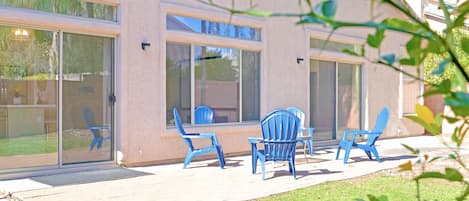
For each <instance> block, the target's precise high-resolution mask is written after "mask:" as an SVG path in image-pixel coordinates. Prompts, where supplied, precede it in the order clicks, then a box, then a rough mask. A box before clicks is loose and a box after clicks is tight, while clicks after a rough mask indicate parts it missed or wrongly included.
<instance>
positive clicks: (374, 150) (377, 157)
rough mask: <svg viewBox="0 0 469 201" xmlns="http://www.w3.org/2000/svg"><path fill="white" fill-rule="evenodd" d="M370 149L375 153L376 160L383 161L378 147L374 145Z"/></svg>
mask: <svg viewBox="0 0 469 201" xmlns="http://www.w3.org/2000/svg"><path fill="white" fill-rule="evenodd" d="M370 151H371V152H372V153H373V154H374V155H375V158H376V160H377V161H378V162H380V163H381V160H380V159H379V154H378V150H376V147H374V146H373V147H371V150H370Z"/></svg>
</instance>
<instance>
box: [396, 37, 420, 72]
mask: <svg viewBox="0 0 469 201" xmlns="http://www.w3.org/2000/svg"><path fill="white" fill-rule="evenodd" d="M406 50H407V54H408V55H409V58H407V59H401V60H400V61H399V62H400V63H401V64H402V65H411V66H415V65H418V64H420V63H421V62H422V61H423V53H424V52H423V50H422V38H421V37H419V36H413V37H412V38H411V39H410V40H409V41H407V43H406Z"/></svg>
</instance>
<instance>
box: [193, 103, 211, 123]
mask: <svg viewBox="0 0 469 201" xmlns="http://www.w3.org/2000/svg"><path fill="white" fill-rule="evenodd" d="M212 122H213V110H212V109H210V107H208V106H206V105H201V106H199V107H197V109H195V124H211V123H212Z"/></svg>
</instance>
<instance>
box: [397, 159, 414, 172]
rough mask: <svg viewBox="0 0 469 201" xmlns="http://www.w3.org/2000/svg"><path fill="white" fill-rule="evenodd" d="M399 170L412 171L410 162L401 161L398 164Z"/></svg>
mask: <svg viewBox="0 0 469 201" xmlns="http://www.w3.org/2000/svg"><path fill="white" fill-rule="evenodd" d="M399 171H400V172H403V171H412V162H410V161H407V163H403V164H400V165H399Z"/></svg>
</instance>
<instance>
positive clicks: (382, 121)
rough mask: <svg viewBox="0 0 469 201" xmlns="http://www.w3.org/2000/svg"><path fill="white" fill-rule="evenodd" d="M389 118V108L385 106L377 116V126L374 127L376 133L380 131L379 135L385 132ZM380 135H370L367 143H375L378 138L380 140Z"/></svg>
mask: <svg viewBox="0 0 469 201" xmlns="http://www.w3.org/2000/svg"><path fill="white" fill-rule="evenodd" d="M388 120H389V109H388V108H387V107H384V108H383V109H382V110H381V112H379V114H378V116H377V117H376V122H375V127H374V128H373V130H372V131H373V132H374V133H379V135H381V134H383V131H384V129H385V128H386V125H387V124H388ZM378 138H379V136H373V137H369V138H368V141H367V144H368V145H374V144H375V142H376V140H378Z"/></svg>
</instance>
